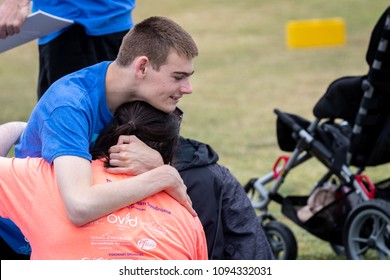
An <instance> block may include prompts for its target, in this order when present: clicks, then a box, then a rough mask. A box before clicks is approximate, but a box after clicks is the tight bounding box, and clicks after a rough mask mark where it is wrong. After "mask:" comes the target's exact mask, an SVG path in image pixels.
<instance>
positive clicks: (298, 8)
mask: <svg viewBox="0 0 390 280" xmlns="http://www.w3.org/2000/svg"><path fill="white" fill-rule="evenodd" d="M387 6H388V1H386V0H375V1H369V0H343V1H331V2H330V1H325V0H306V1H305V0H275V1H259V0H245V1H233V0H213V1H209V0H198V1H189V0H167V1H155V0H142V1H138V2H137V8H136V10H135V13H134V17H135V20H136V21H139V20H141V19H143V18H145V17H148V16H152V15H164V16H168V17H170V18H172V19H174V20H176V21H177V22H179V23H180V24H181V25H182V26H184V27H185V28H186V29H187V30H188V31H190V33H191V34H193V36H194V39H195V40H196V41H197V43H198V46H199V49H200V56H199V57H198V58H197V59H196V61H195V70H196V74H195V75H194V77H193V88H194V93H193V94H192V95H190V96H186V97H185V98H183V99H182V101H181V104H180V107H181V108H182V109H183V110H184V111H185V118H184V122H183V126H182V134H183V135H184V136H187V137H192V138H195V139H198V140H202V141H204V142H207V143H209V144H211V145H212V146H213V147H214V148H215V149H216V150H217V151H218V153H219V155H220V162H221V163H222V164H224V165H226V166H227V167H228V168H229V169H230V170H231V171H232V172H233V173H234V174H235V175H236V177H237V178H238V179H239V181H240V182H242V183H243V184H245V183H246V182H247V180H248V179H249V178H252V177H259V176H262V175H264V174H265V173H267V172H269V171H270V169H271V167H272V164H273V162H274V160H275V158H276V157H277V156H278V155H280V154H281V152H280V150H279V149H278V146H277V142H276V134H275V120H276V118H275V115H274V114H273V109H274V108H279V109H281V110H284V111H288V112H291V113H295V114H299V115H302V116H304V117H306V118H308V119H311V118H312V108H313V106H314V104H315V103H316V101H317V100H318V99H319V98H320V97H321V95H322V94H323V93H324V92H325V90H326V88H327V86H328V85H329V84H330V83H331V82H332V81H333V80H335V79H336V78H338V77H341V76H344V75H360V74H364V73H366V72H367V65H366V63H365V60H364V56H365V52H366V49H367V44H368V40H369V36H370V32H371V30H372V28H373V26H374V24H375V23H376V21H377V19H378V17H379V16H380V14H381V13H382V11H383V10H384V9H385V7H387ZM330 17H341V18H343V19H344V20H345V22H346V27H347V42H346V44H345V45H344V46H339V47H323V48H310V49H289V48H287V47H286V42H285V35H286V34H285V26H286V23H287V22H288V21H289V20H297V19H311V18H330ZM37 69H38V58H37V48H36V43H35V42H32V43H29V44H27V45H24V46H21V47H19V48H16V49H14V50H10V51H7V52H5V53H3V54H1V55H0V84H1V87H0V102H1V106H2V109H1V111H0V122H6V121H10V120H27V119H28V116H29V114H30V112H31V109H32V108H33V106H34V104H35V102H36V80H37ZM369 171H370V172H372V174H373V176H374V177H378V178H383V176H384V174H385V173H384V172H385V168H377V169H375V170H372V171H371V170H369ZM321 172H322V169H321V166H318V167H317V166H310V170H302V171H297V172H296V176H295V177H293V178H291V180H290V179H289V184H286V186H283V188H286V190H285V191H286V192H287V193H289V192H290V193H294V194H297V193H302V194H307V193H308V190H309V189H310V188H311V187H312V185H313V184H314V182H315V181H316V180H317V179H318V177H317V176H318V174H320V173H321ZM386 172H387V171H386ZM291 174H292V173H291ZM294 174H295V173H294ZM386 174H387V173H386ZM283 191H284V189H283ZM272 211H273V212H274V214H275V215H277V216H278V217H280V219H281V220H283V221H285V219H284V217H282V216H281V214H280V209H279V207H277V206H276V207H273V208H272ZM285 222H286V223H287V224H288V225H289V226H290V227H291V229H292V230H293V231H294V234H295V235H296V237H297V239H298V245H299V258H300V259H337V257H336V256H335V254H334V253H333V252H332V250H331V249H330V247H329V245H328V244H327V243H326V242H323V241H320V240H318V239H316V238H314V237H313V236H311V235H310V234H308V233H306V232H304V231H303V230H301V229H300V228H298V227H296V226H295V225H293V224H291V223H290V222H289V221H288V220H286V221H285Z"/></svg>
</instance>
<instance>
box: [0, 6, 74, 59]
mask: <svg viewBox="0 0 390 280" xmlns="http://www.w3.org/2000/svg"><path fill="white" fill-rule="evenodd" d="M71 24H73V20H68V19H64V18H60V17H57V16H53V15H51V14H48V13H45V12H42V11H37V12H35V13H32V14H31V15H29V16H28V17H27V18H26V20H25V21H24V23H23V25H22V29H21V31H20V33H18V34H15V35H12V36H9V37H7V38H5V39H0V53H2V52H5V51H7V50H9V49H12V48H15V47H17V46H20V45H23V44H25V43H28V42H30V41H32V40H34V39H37V38H40V37H43V36H46V35H48V34H50V33H53V32H55V31H58V30H60V29H62V28H64V27H67V26H69V25H71Z"/></svg>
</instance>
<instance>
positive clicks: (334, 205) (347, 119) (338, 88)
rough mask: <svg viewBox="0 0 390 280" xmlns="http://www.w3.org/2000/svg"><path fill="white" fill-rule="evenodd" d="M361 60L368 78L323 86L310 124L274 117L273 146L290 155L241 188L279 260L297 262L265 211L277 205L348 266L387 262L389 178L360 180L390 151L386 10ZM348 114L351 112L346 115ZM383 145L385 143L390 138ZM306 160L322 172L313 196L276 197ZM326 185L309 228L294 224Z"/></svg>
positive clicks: (283, 232)
mask: <svg viewBox="0 0 390 280" xmlns="http://www.w3.org/2000/svg"><path fill="white" fill-rule="evenodd" d="M366 60H367V62H368V64H369V65H370V70H369V73H368V74H367V75H365V76H359V77H343V78H340V79H338V80H336V81H334V82H333V83H332V84H331V85H330V86H329V88H328V89H327V91H326V93H325V94H324V96H323V97H322V98H321V99H320V100H319V101H318V103H317V104H316V106H315V108H314V110H313V113H314V116H315V117H314V120H313V121H311V122H309V121H307V120H305V119H303V118H301V117H299V116H296V115H292V114H289V113H285V112H282V111H280V110H278V109H275V110H274V113H275V114H276V115H277V128H278V129H277V132H278V135H277V136H278V144H279V146H280V148H281V150H284V151H289V152H292V153H291V155H290V156H281V157H279V158H278V159H277V160H276V162H275V164H274V166H273V170H272V171H271V172H269V173H267V174H265V175H264V176H262V177H259V178H252V179H250V180H249V181H248V183H247V184H246V185H245V187H244V188H245V191H246V192H247V193H248V195H249V194H250V193H251V194H252V195H251V196H250V199H251V201H252V206H253V207H254V208H255V209H256V210H258V211H259V212H260V214H259V215H258V218H259V221H260V222H261V223H262V225H263V227H264V230H265V232H266V234H267V236H268V238H269V241H270V243H271V246H272V248H273V251H274V254H275V257H276V258H277V259H296V258H297V255H298V252H297V251H298V250H297V242H296V239H295V236H294V234H293V233H292V231H291V230H290V229H289V228H288V227H287V226H286V225H284V224H283V223H281V222H279V221H277V220H276V219H275V217H274V216H273V215H272V214H270V212H269V211H268V206H269V204H270V203H271V202H276V203H279V204H280V205H281V206H282V213H283V214H284V215H285V216H286V217H287V218H289V219H290V220H292V221H293V222H294V223H295V224H297V225H298V226H300V227H302V228H304V229H305V230H306V231H308V232H309V233H311V234H313V235H315V236H316V237H318V238H320V239H322V240H324V241H327V242H329V243H330V245H331V247H332V248H333V250H334V252H335V253H336V254H345V256H346V258H347V259H366V258H367V259H390V178H388V179H385V180H383V181H380V182H376V183H373V182H371V180H370V178H369V177H368V176H366V175H365V174H364V173H363V172H364V170H365V168H366V167H367V166H376V165H380V164H384V163H388V162H390V148H386V150H385V151H384V152H383V151H379V152H378V151H375V149H376V148H378V147H379V148H381V147H389V146H390V143H389V142H385V144H383V137H384V136H383V134H386V133H387V134H389V127H390V113H388V107H386V106H388V105H390V78H389V77H390V7H388V8H387V9H386V10H385V12H384V13H383V14H382V16H381V17H380V19H379V21H378V23H377V24H376V26H375V28H374V30H373V32H372V36H371V40H370V44H369V49H368V51H367V54H366ZM340 96H341V98H340ZM342 98H344V101H343V100H341V99H342ZM340 100H341V101H340ZM346 105H347V106H346ZM348 107H353V109H351V110H349V111H347V112H346V108H348ZM336 120H341V121H339V122H336ZM286 131H287V133H286ZM381 138H382V139H381ZM385 138H386V141H388V139H390V136H389V135H385ZM381 141H382V142H381ZM378 143H379V144H378ZM312 158H314V159H316V160H318V161H320V162H321V163H322V164H323V165H324V166H325V167H326V168H327V172H326V173H325V174H324V175H323V176H322V177H321V178H320V180H319V181H318V182H317V183H316V184H315V185H314V188H313V190H312V191H311V193H310V194H309V195H307V196H286V197H284V196H282V195H281V194H280V193H279V189H280V187H281V186H282V185H283V184H284V183H285V180H286V178H287V176H288V174H289V173H290V172H291V171H292V170H293V169H294V168H296V167H297V166H300V165H302V164H303V163H305V162H307V161H308V160H310V159H312ZM352 167H356V168H357V170H356V171H353V170H352ZM271 182H272V183H273V184H272V186H271V188H270V189H268V188H267V187H266V185H268V184H269V183H271ZM326 184H334V185H336V186H337V191H336V193H335V195H334V196H335V198H334V201H332V202H331V203H328V204H327V205H325V206H323V207H322V209H320V210H319V211H316V212H314V213H313V215H312V216H311V217H309V218H308V220H304V221H303V220H302V219H300V218H299V217H298V211H300V210H301V209H302V208H303V207H305V206H306V205H307V204H308V201H309V198H310V195H312V194H314V192H315V190H316V189H319V188H322V187H323V186H324V185H326Z"/></svg>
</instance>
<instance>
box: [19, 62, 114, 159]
mask: <svg viewBox="0 0 390 280" xmlns="http://www.w3.org/2000/svg"><path fill="white" fill-rule="evenodd" d="M110 63H111V62H108V61H106V62H101V63H98V64H96V65H93V66H90V67H87V68H84V69H82V70H79V71H77V72H74V73H72V74H69V75H66V76H64V77H62V78H61V79H59V80H57V81H56V82H55V83H53V84H52V86H50V88H49V89H48V91H47V92H46V93H45V94H44V95H43V97H42V98H41V99H40V100H39V102H38V103H37V105H36V106H35V108H34V110H33V111H32V113H31V116H30V119H29V121H28V124H27V126H26V129H25V130H24V132H23V134H22V136H21V138H20V141H19V143H18V144H16V145H15V155H16V157H21V158H24V157H27V156H30V157H43V158H44V159H45V160H46V161H47V162H49V163H52V162H53V160H54V159H55V158H56V157H58V156H63V155H69V156H79V157H83V158H86V159H88V160H91V155H90V154H89V148H90V145H91V143H93V141H94V140H96V136H97V135H99V134H100V132H101V131H102V130H103V129H104V128H105V127H106V126H107V125H108V124H109V123H110V122H111V121H112V119H113V115H112V113H111V112H110V110H109V108H108V105H107V102H106V90H105V77H106V72H107V68H108V66H109V64H110Z"/></svg>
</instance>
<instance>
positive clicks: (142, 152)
mask: <svg viewBox="0 0 390 280" xmlns="http://www.w3.org/2000/svg"><path fill="white" fill-rule="evenodd" d="M108 152H109V153H110V164H111V165H112V166H115V167H112V168H107V172H110V173H124V174H129V175H139V174H142V173H144V172H146V171H149V170H152V169H154V168H156V167H158V166H161V165H163V164H164V162H163V160H162V157H161V155H160V153H159V152H157V151H156V150H154V149H152V148H150V147H149V146H147V145H146V144H145V143H144V142H142V141H141V140H139V139H138V138H137V137H136V136H134V135H121V136H120V137H119V139H118V143H117V145H115V146H112V147H111V148H110V149H109V151H108Z"/></svg>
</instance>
